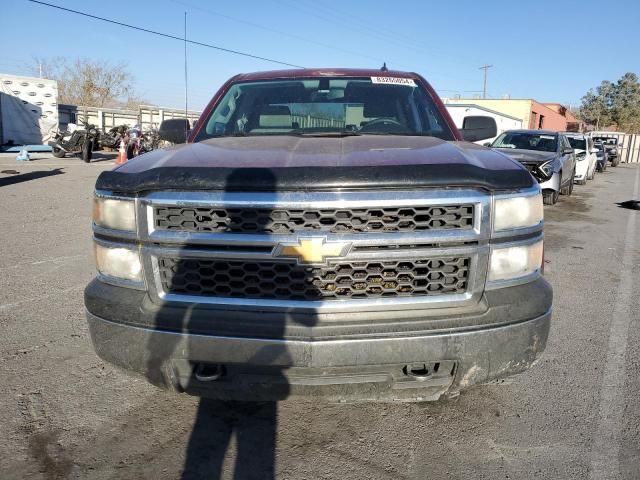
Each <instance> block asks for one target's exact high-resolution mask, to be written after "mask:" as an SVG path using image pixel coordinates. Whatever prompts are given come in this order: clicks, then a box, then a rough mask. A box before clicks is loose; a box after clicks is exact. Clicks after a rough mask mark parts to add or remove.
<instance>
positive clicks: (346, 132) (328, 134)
mask: <svg viewBox="0 0 640 480" xmlns="http://www.w3.org/2000/svg"><path fill="white" fill-rule="evenodd" d="M285 135H297V136H300V137H357V136H360V135H362V133H360V132H357V131H355V130H337V131H333V132H313V131H311V132H308V131H305V130H304V129H303V128H299V129H296V130H291V131H290V132H287V133H286V134H285Z"/></svg>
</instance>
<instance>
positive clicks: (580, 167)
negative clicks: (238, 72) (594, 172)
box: [573, 159, 589, 180]
mask: <svg viewBox="0 0 640 480" xmlns="http://www.w3.org/2000/svg"><path fill="white" fill-rule="evenodd" d="M588 175H589V162H588V161H587V160H586V159H585V160H580V161H577V162H576V174H575V175H574V177H573V179H574V180H584V179H586V178H587V176H588Z"/></svg>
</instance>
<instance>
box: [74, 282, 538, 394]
mask: <svg viewBox="0 0 640 480" xmlns="http://www.w3.org/2000/svg"><path fill="white" fill-rule="evenodd" d="M91 288H93V289H94V290H96V288H97V287H96V286H95V284H94V287H91V285H90V287H89V288H88V289H87V291H88V294H86V297H85V298H87V295H88V296H89V297H90V296H91V295H92V293H91V292H90V289H91ZM110 288H112V287H110ZM120 290H122V289H120ZM502 290H504V293H500V291H492V292H487V293H486V294H485V297H490V301H489V303H493V304H495V303H496V302H495V301H494V300H495V298H498V297H503V298H504V300H503V305H494V306H493V307H488V309H486V310H485V312H484V313H477V312H476V313H470V314H468V315H464V314H462V313H459V314H458V315H457V316H455V317H453V318H451V319H445V318H439V319H428V318H427V319H426V320H425V319H424V318H423V319H411V320H409V319H407V320H406V321H404V322H402V323H404V324H413V325H414V327H413V328H412V329H407V330H405V331H399V328H394V331H388V330H389V329H387V332H386V333H382V332H381V331H376V329H375V328H374V325H375V324H379V321H371V322H370V323H371V325H372V327H371V328H369V329H365V330H363V329H362V327H359V328H357V329H355V330H353V331H352V332H351V331H349V332H351V333H348V332H347V333H345V331H343V332H342V334H338V333H337V332H338V330H336V327H335V326H329V327H327V328H330V329H332V330H330V331H332V332H334V333H336V334H335V335H333V336H331V335H324V336H323V335H315V336H314V334H311V335H310V336H309V335H304V334H300V335H297V336H296V335H289V334H288V333H286V332H287V331H288V330H287V329H286V328H284V327H281V328H280V337H279V338H278V335H277V334H276V333H273V332H271V334H267V333H266V332H263V333H262V336H259V335H257V334H253V336H251V335H249V336H247V335H240V334H231V335H229V334H224V335H222V334H219V333H198V332H197V331H196V332H194V331H193V328H192V327H191V325H189V323H188V321H187V320H188V319H189V318H196V316H197V315H196V314H195V313H194V309H197V308H198V307H197V305H196V306H193V308H192V309H191V310H190V312H189V314H188V315H184V316H183V317H182V319H181V321H182V329H178V328H174V327H175V326H174V327H171V326H168V325H164V328H157V327H155V328H154V327H153V326H151V325H148V326H145V324H146V321H145V320H143V319H140V318H139V317H138V316H137V313H139V312H140V311H141V310H143V309H144V307H142V308H141V306H140V305H138V306H137V308H136V307H135V306H134V305H133V304H131V305H126V302H125V304H123V308H122V309H121V313H120V314H119V316H120V318H118V320H117V322H115V321H110V320H107V319H105V318H104V316H106V315H103V316H99V315H97V314H96V313H90V312H89V311H88V312H87V319H88V322H89V330H90V333H91V338H92V341H93V344H94V347H95V349H96V352H97V353H98V355H99V356H100V357H101V358H103V359H104V360H106V361H108V362H110V363H112V364H115V365H117V366H119V367H121V368H123V369H125V370H128V371H131V372H135V373H138V374H141V375H144V376H145V377H146V378H147V379H148V380H149V381H150V382H151V383H154V384H156V385H158V386H162V387H165V388H172V389H175V390H178V391H183V392H187V393H191V394H195V395H201V396H208V397H213V398H220V399H234V400H282V399H285V398H290V397H305V398H309V397H314V398H323V399H325V400H328V401H374V400H375V401H422V400H436V399H438V398H439V397H440V396H441V395H443V394H445V393H449V394H452V393H456V392H458V391H460V390H461V389H463V388H465V387H469V386H471V385H474V384H477V383H481V382H486V381H489V380H492V379H496V378H500V377H504V376H508V375H512V374H515V373H520V372H522V371H524V370H526V369H527V368H529V367H530V366H531V365H532V364H533V363H534V362H535V360H536V359H537V358H538V357H539V356H540V354H541V353H542V351H543V350H544V348H545V345H546V340H547V336H548V332H549V325H550V318H551V313H550V307H551V290H550V287H549V286H548V284H547V283H546V282H545V281H544V280H543V279H542V278H540V279H538V280H537V281H535V282H532V283H531V284H527V285H520V286H517V287H509V288H505V289H502ZM111 291H112V290H111ZM527 291H528V292H529V295H530V297H531V298H530V299H529V298H521V300H522V301H521V302H520V304H519V305H516V304H514V303H513V297H516V298H517V297H522V294H523V292H527ZM94 294H95V292H94ZM492 298H493V299H494V300H492ZM87 305H88V308H91V305H95V301H92V300H91V298H89V301H87ZM107 310H110V311H113V310H111V309H105V310H103V312H106V311H107ZM136 310H137V312H136ZM125 312H129V317H126V315H127V314H126V313H125ZM236 313H237V312H236ZM395 314H396V313H394V312H388V316H389V317H393V316H394V315H395ZM209 315H210V316H212V317H213V316H215V315H212V314H211V313H209ZM218 315H219V314H218ZM171 316H172V317H173V316H175V315H173V314H172V315H171ZM426 316H428V315H426ZM153 317H154V318H155V319H156V321H157V323H161V322H163V320H162V315H161V314H160V313H155V314H154V315H153ZM523 317H524V318H523ZM211 320H212V323H215V322H214V319H213V318H212V319H211ZM395 320H396V321H395V323H401V322H398V321H397V319H395ZM238 321H239V320H238ZM247 321H248V322H250V320H247ZM264 322H265V323H266V322H268V317H265V318H264ZM438 322H440V324H443V322H444V324H445V325H446V328H436V327H434V326H432V327H431V330H429V329H428V328H426V327H425V326H424V324H425V323H428V324H430V325H438ZM319 323H320V324H322V323H323V322H319ZM327 323H332V322H330V321H329V322H327ZM456 324H457V325H458V326H457V327H456V326H455V325H456ZM464 324H466V326H465V325H464ZM471 324H473V325H471ZM256 331H259V329H258V330H256ZM320 331H322V330H320ZM357 331H361V332H363V331H364V332H366V333H363V334H357ZM200 332H202V330H201V329H200ZM371 332H374V333H371ZM197 365H208V366H213V365H216V366H220V372H221V373H222V375H221V376H220V377H219V378H218V379H216V380H212V381H203V380H202V379H201V378H200V377H198V375H196V374H195V373H194V368H195V367H196V366H197Z"/></svg>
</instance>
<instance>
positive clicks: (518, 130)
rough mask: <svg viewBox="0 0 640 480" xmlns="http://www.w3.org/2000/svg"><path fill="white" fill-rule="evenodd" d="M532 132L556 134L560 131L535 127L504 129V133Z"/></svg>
mask: <svg viewBox="0 0 640 480" xmlns="http://www.w3.org/2000/svg"><path fill="white" fill-rule="evenodd" d="M507 132H508V133H532V134H538V135H558V133H562V132H554V131H553V130H536V129H535V128H517V129H514V130H506V132H505V133H507Z"/></svg>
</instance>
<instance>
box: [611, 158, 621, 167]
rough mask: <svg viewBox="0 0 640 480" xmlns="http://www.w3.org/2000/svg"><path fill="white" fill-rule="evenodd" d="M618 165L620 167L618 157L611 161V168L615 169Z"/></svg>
mask: <svg viewBox="0 0 640 480" xmlns="http://www.w3.org/2000/svg"><path fill="white" fill-rule="evenodd" d="M618 165H620V157H616V158H614V159H613V160H611V166H612V167H617V166H618Z"/></svg>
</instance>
